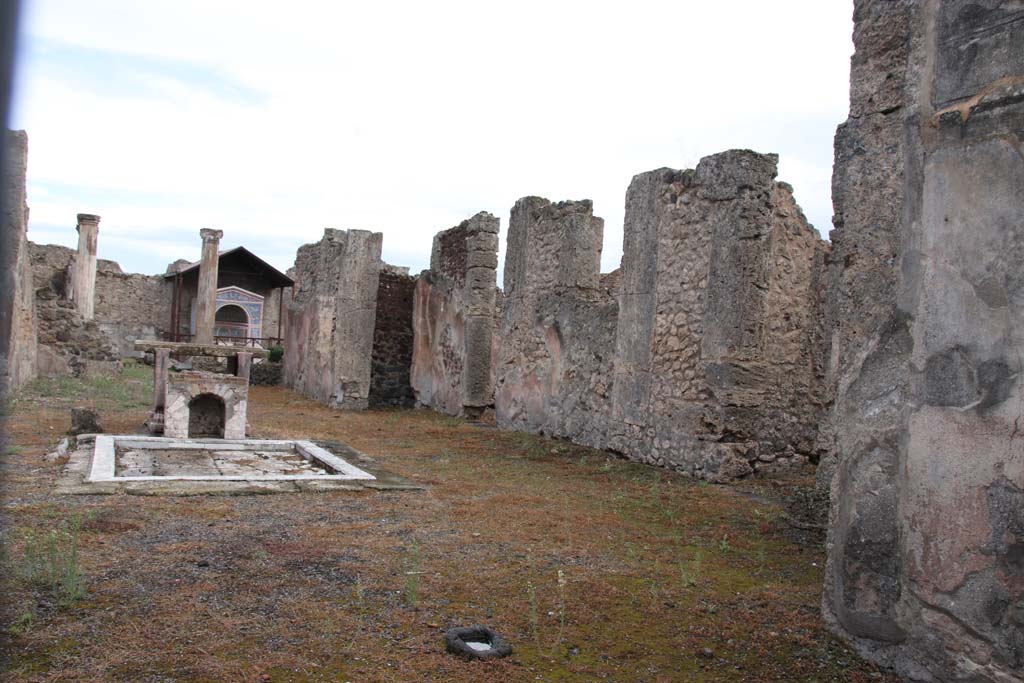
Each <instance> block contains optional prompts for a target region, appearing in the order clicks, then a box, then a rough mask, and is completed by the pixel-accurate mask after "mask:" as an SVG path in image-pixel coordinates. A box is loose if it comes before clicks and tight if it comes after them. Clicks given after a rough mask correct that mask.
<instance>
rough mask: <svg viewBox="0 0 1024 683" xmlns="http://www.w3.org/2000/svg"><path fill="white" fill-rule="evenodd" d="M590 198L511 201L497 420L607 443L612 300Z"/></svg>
mask: <svg viewBox="0 0 1024 683" xmlns="http://www.w3.org/2000/svg"><path fill="white" fill-rule="evenodd" d="M603 236H604V221H603V220H602V219H601V218H598V217H596V216H594V215H593V206H592V204H591V202H590V201H579V202H560V203H557V204H555V203H552V202H549V201H548V200H546V199H541V198H540V197H524V198H523V199H520V200H519V201H518V202H516V204H515V206H514V207H513V208H512V214H511V218H510V221H509V230H508V241H507V253H506V257H505V274H504V285H505V286H504V299H505V300H504V307H503V310H502V312H501V319H500V332H499V335H498V338H499V340H500V342H499V344H498V359H497V366H496V380H495V389H494V406H495V413H496V417H497V421H498V425H499V426H501V427H502V428H504V429H514V430H520V431H527V432H533V433H542V434H547V435H549V436H557V437H564V438H568V439H571V440H572V441H575V442H577V443H582V444H585V445H590V446H595V447H604V446H605V444H606V437H607V434H606V425H607V419H608V414H609V410H610V391H611V362H612V357H613V352H614V344H615V319H616V314H617V311H618V305H617V304H616V302H615V299H614V296H613V295H612V294H611V293H610V292H609V290H608V289H606V288H604V287H602V286H601V283H600V278H601V272H600V267H601V247H602V240H603Z"/></svg>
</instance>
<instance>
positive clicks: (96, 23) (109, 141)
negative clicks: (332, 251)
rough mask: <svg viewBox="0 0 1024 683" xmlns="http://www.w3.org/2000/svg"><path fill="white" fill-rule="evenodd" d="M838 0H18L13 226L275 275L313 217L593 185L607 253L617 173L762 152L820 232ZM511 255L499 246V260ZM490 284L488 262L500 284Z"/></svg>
mask: <svg viewBox="0 0 1024 683" xmlns="http://www.w3.org/2000/svg"><path fill="white" fill-rule="evenodd" d="M852 11H853V9H852V0H778V1H777V2H765V0H733V1H731V2H724V1H723V2H707V1H706V0H703V1H701V2H693V1H691V0H674V1H673V0H666V1H663V2H644V1H637V0H631V1H630V2H618V3H597V2H560V1H559V0H546V1H542V2H532V1H530V0H527V1H523V0H516V1H515V2H510V1H506V2H500V3H498V2H488V1H486V0H471V1H468V2H450V1H449V0H431V1H430V2H424V1H422V0H420V1H418V2H416V1H412V2H359V3H356V2H326V1H316V2H314V1H309V2H301V1H296V0H291V1H290V2H282V1H281V0H276V1H275V2H261V1H257V0H239V1H227V0H218V1H214V0H144V1H140V0H89V2H82V1H81V0H64V1H59V0H24V1H23V17H22V38H21V43H20V46H19V55H20V62H19V65H18V73H17V79H16V90H15V93H16V96H15V102H14V112H13V114H12V121H11V127H14V128H21V129H25V130H27V131H28V135H29V171H28V172H29V180H28V201H29V206H30V207H31V220H30V224H29V238H30V239H31V240H33V241H35V242H39V243H57V244H65V245H68V246H74V245H75V244H76V243H77V242H76V240H77V237H76V234H75V230H74V225H75V214H77V213H79V212H82V213H97V214H100V216H102V221H101V223H100V235H99V254H100V257H101V258H108V259H114V260H116V261H118V262H120V263H121V265H122V267H123V268H124V269H125V270H127V271H134V272H145V273H157V272H163V270H164V268H165V266H166V265H167V263H169V262H170V261H173V260H175V259H177V258H187V259H189V260H195V259H197V258H198V257H199V250H200V241H199V235H198V233H199V229H200V228H204V227H205V228H217V229H221V230H223V231H224V239H223V241H222V247H223V248H230V247H234V246H237V245H240V244H241V245H245V246H246V247H248V248H249V249H251V250H252V251H254V252H255V253H257V254H258V255H260V256H261V257H263V258H264V259H266V260H267V261H269V262H270V263H272V264H273V265H275V266H277V267H278V268H280V269H281V270H285V269H287V268H288V267H290V266H291V265H292V263H293V262H294V258H295V250H296V249H297V248H298V247H299V246H300V245H302V244H304V243H307V242H312V241H316V240H318V239H319V238H320V237H321V236H322V234H323V229H324V228H325V227H331V228H342V229H348V228H359V229H364V230H374V231H380V232H383V233H384V259H385V260H386V261H388V262H389V263H394V264H396V265H405V266H410V267H411V268H412V271H413V272H418V271H419V270H421V269H423V268H425V267H427V265H428V263H429V259H430V245H431V239H432V237H433V235H434V233H436V232H437V231H439V230H443V229H445V228H449V227H451V226H453V225H456V224H458V223H459V222H460V221H462V220H464V219H465V218H467V217H469V216H471V215H473V214H475V213H476V212H478V211H489V212H491V213H493V214H494V215H496V216H498V217H499V218H500V219H501V228H502V246H503V248H504V233H505V229H506V227H507V224H508V213H509V209H510V208H511V207H512V205H513V204H514V203H515V201H516V199H518V198H519V197H522V196H526V195H540V196H542V197H546V198H548V199H551V200H553V201H558V200H563V199H584V198H589V199H592V200H593V201H594V212H595V213H596V214H597V215H599V216H601V217H603V218H604V219H605V237H604V254H603V264H602V265H603V270H605V271H608V270H611V269H613V268H615V267H617V266H618V263H619V259H620V257H621V254H622V216H623V203H624V197H625V192H626V187H627V186H628V184H629V181H630V179H631V178H632V176H634V175H635V174H637V173H641V172H644V171H648V170H651V169H654V168H659V167H662V166H669V167H673V168H688V167H692V166H694V165H695V164H696V163H697V161H698V160H699V159H700V158H701V157H702V156H706V155H708V154H713V153H715V152H719V151H722V150H725V149H730V148H750V149H754V150H756V151H759V152H777V153H778V154H779V155H780V157H781V161H780V172H779V179H780V180H785V181H787V182H789V183H791V184H792V185H793V186H794V188H795V192H796V198H797V201H798V202H800V204H801V206H802V207H803V209H804V212H805V213H806V214H807V217H808V219H809V220H810V221H811V223H813V224H814V225H815V227H817V228H818V230H819V232H821V233H822V235H823V236H824V235H827V233H828V230H829V229H830V218H831V214H832V210H831V199H830V195H829V193H830V190H829V184H830V175H831V170H832V137H833V135H834V133H835V127H836V125H837V124H839V123H840V122H841V121H843V120H844V119H845V118H846V111H847V103H848V84H849V57H850V54H851V53H852V51H853V46H852V42H851V37H850V34H851V31H852V20H851V17H852ZM502 258H504V256H502ZM499 282H500V278H499Z"/></svg>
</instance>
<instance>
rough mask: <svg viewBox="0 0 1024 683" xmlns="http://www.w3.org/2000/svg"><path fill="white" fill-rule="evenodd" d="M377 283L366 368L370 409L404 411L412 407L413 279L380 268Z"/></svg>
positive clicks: (386, 267) (385, 267)
mask: <svg viewBox="0 0 1024 683" xmlns="http://www.w3.org/2000/svg"><path fill="white" fill-rule="evenodd" d="M379 282H380V283H379V285H378V286H377V317H376V321H375V323H374V329H373V364H372V365H371V367H370V407H371V408H379V407H384V406H400V407H401V406H405V407H408V406H412V405H414V404H415V403H416V396H415V394H413V390H412V384H411V383H410V380H409V371H410V368H411V366H412V347H413V332H412V316H413V311H412V309H413V292H414V291H415V289H416V278H414V277H411V276H409V275H406V274H403V273H401V272H397V270H396V269H392V268H389V267H388V266H384V267H383V268H381V271H380V281H379Z"/></svg>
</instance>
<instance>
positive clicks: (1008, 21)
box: [822, 0, 1024, 683]
mask: <svg viewBox="0 0 1024 683" xmlns="http://www.w3.org/2000/svg"><path fill="white" fill-rule="evenodd" d="M854 19H855V29H854V42H855V45H856V54H855V56H854V58H853V60H852V71H851V102H850V118H849V120H848V121H847V122H846V123H845V124H843V125H842V126H840V128H839V130H838V132H837V135H836V144H835V155H836V162H835V176H834V179H833V201H834V204H835V209H836V219H835V224H836V229H835V230H834V231H833V232H832V241H833V255H832V258H831V263H830V273H829V281H830V282H829V295H828V302H827V306H826V311H827V315H826V318H827V323H828V325H829V334H830V337H831V356H830V367H829V376H830V390H831V391H832V392H834V405H833V408H832V412H831V416H830V421H829V425H828V429H829V431H830V432H831V433H832V434H833V436H834V445H833V452H834V460H833V462H832V466H831V467H830V468H828V469H823V472H822V474H823V475H828V474H831V473H832V472H834V475H832V476H831V477H827V476H823V477H822V478H823V479H824V480H825V481H826V483H828V484H829V485H830V487H831V496H832V511H831V519H830V532H829V540H828V566H827V569H826V585H825V591H824V612H825V617H826V619H827V621H828V622H829V623H830V624H831V626H832V628H833V629H834V630H835V631H836V632H837V633H838V634H840V635H841V636H843V637H844V638H846V639H848V640H849V641H850V642H852V643H853V644H854V645H855V646H856V647H857V648H858V650H859V651H860V652H861V653H862V654H864V655H865V656H867V657H869V658H871V659H873V660H875V661H878V662H881V663H883V664H886V665H888V666H892V667H894V668H896V669H897V670H898V671H900V672H901V673H903V674H905V675H906V676H908V677H909V678H911V679H913V680H938V681H964V682H966V681H971V682H972V683H979V682H983V681H988V682H996V681H999V682H1002V681H1019V680H1022V678H1024V560H1022V558H1024V506H1022V502H1024V493H1022V492H1024V442H1022V440H1021V439H1020V437H1019V433H1020V421H1021V416H1022V408H1021V406H1024V387H1022V383H1021V382H1022V380H1021V377H1022V374H1021V373H1022V370H1024V366H1022V360H1021V359H1022V358H1024V338H1022V334H1021V330H1024V277H1022V275H1021V264H1022V263H1024V193H1022V188H1024V153H1022V150H1024V6H1022V5H1021V3H1019V2H1013V1H1006V0H975V1H973V2H969V1H966V0H890V1H881V0H858V1H857V2H856V6H855V15H854Z"/></svg>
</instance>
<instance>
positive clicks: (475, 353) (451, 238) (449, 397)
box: [410, 213, 499, 416]
mask: <svg viewBox="0 0 1024 683" xmlns="http://www.w3.org/2000/svg"><path fill="white" fill-rule="evenodd" d="M498 226H499V223H498V219H497V218H495V217H494V216H492V215H490V214H488V213H478V214H477V215H475V216H473V217H472V218H470V219H468V220H466V221H463V222H462V223H460V224H459V225H457V226H455V227H454V228H451V229H449V230H445V231H443V232H440V233H438V234H437V235H436V236H435V237H434V244H433V248H432V250H431V254H430V265H431V267H430V270H428V271H425V272H424V273H423V274H422V275H420V277H419V278H417V281H416V288H415V293H414V304H413V330H414V335H415V342H414V349H413V354H412V367H411V370H410V376H411V383H412V388H413V391H414V393H415V395H416V402H417V403H418V404H420V405H426V406H431V407H433V408H434V409H435V410H438V411H440V412H443V413H447V414H449V415H470V416H477V415H479V414H480V412H482V411H483V409H484V408H486V407H488V406H489V405H490V404H491V403H492V402H493V398H492V397H493V386H494V379H493V372H494V371H493V358H494V355H493V346H494V325H495V282H496V271H497V267H498Z"/></svg>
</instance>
